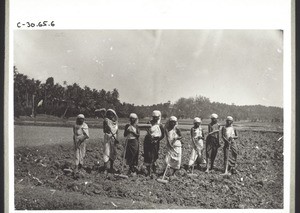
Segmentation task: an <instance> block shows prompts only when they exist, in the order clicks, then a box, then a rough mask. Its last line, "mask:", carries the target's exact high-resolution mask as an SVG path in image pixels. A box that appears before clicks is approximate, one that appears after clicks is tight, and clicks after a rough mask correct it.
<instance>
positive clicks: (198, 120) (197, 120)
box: [194, 117, 202, 123]
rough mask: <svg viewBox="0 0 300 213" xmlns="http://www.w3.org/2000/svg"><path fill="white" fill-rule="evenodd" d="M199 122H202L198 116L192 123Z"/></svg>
mask: <svg viewBox="0 0 300 213" xmlns="http://www.w3.org/2000/svg"><path fill="white" fill-rule="evenodd" d="M201 122H202V121H201V118H199V117H195V118H194V123H201Z"/></svg>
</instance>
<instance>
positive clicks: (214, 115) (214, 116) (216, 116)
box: [210, 113, 218, 119]
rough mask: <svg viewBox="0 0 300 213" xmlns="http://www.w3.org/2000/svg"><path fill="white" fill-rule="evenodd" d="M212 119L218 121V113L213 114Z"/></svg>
mask: <svg viewBox="0 0 300 213" xmlns="http://www.w3.org/2000/svg"><path fill="white" fill-rule="evenodd" d="M210 118H215V119H217V118H218V115H217V114H216V113H213V114H211V116H210Z"/></svg>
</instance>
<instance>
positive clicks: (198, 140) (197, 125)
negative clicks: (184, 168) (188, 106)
mask: <svg viewBox="0 0 300 213" xmlns="http://www.w3.org/2000/svg"><path fill="white" fill-rule="evenodd" d="M201 123H202V121H201V119H200V118H198V117H196V118H194V126H193V127H192V128H191V139H192V147H193V149H192V153H191V156H190V160H189V163H188V166H189V170H191V167H192V166H193V165H194V164H195V162H197V166H198V168H199V163H206V162H205V159H204V158H203V157H204V156H203V150H204V146H203V140H204V133H203V129H202V127H201Z"/></svg>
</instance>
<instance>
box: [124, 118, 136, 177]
mask: <svg viewBox="0 0 300 213" xmlns="http://www.w3.org/2000/svg"><path fill="white" fill-rule="evenodd" d="M129 122H130V123H129V124H126V125H125V129H124V137H126V140H125V146H126V152H125V153H126V154H125V159H126V163H127V165H129V171H128V174H131V173H133V174H135V173H136V172H137V165H138V157H139V137H140V130H139V128H138V125H137V124H138V116H137V114H135V113H131V114H130V115H129Z"/></svg>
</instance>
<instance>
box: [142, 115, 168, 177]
mask: <svg viewBox="0 0 300 213" xmlns="http://www.w3.org/2000/svg"><path fill="white" fill-rule="evenodd" d="M160 121H161V112H160V111H158V110H154V111H153V112H152V120H151V121H149V122H148V124H151V127H150V128H149V129H147V134H146V136H145V139H144V165H145V166H146V168H147V173H146V174H147V175H149V176H150V175H151V172H152V171H153V172H154V173H156V167H157V165H156V160H157V159H158V152H159V144H160V141H161V140H162V139H163V138H164V127H163V125H162V124H161V123H160Z"/></svg>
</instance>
